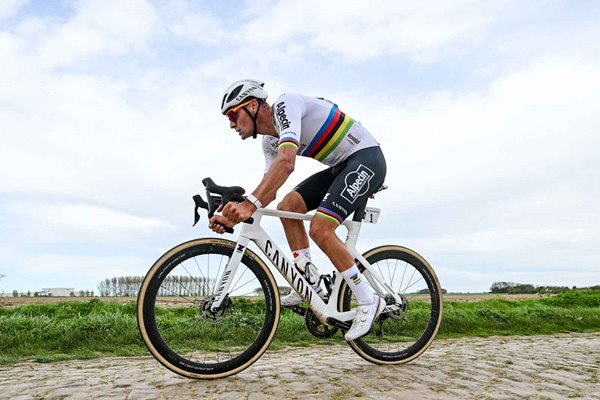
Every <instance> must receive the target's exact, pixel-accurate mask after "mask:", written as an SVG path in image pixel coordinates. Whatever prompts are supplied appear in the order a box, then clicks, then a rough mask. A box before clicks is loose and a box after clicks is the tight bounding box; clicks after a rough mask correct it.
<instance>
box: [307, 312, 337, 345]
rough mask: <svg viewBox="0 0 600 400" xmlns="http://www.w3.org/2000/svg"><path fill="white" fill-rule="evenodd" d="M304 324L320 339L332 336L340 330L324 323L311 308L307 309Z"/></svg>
mask: <svg viewBox="0 0 600 400" xmlns="http://www.w3.org/2000/svg"><path fill="white" fill-rule="evenodd" d="M304 326H305V327H306V329H307V330H308V331H309V332H310V334H311V335H313V336H314V337H316V338H319V339H329V338H332V337H333V336H334V335H335V334H336V333H337V331H338V330H339V329H338V328H335V327H331V326H326V325H323V324H322V323H321V321H319V318H317V316H316V315H315V313H313V312H312V310H311V309H308V310H306V315H305V316H304Z"/></svg>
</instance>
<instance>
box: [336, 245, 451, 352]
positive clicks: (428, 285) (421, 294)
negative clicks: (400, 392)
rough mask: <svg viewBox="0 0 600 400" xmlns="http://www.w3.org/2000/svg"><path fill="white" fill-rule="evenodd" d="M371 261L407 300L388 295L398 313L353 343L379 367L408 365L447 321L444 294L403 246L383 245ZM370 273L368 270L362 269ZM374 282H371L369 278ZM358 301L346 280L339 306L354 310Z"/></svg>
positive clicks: (426, 266) (425, 266)
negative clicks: (444, 314)
mask: <svg viewBox="0 0 600 400" xmlns="http://www.w3.org/2000/svg"><path fill="white" fill-rule="evenodd" d="M364 257H365V259H366V260H367V261H368V262H369V264H371V266H372V267H373V269H374V270H375V271H377V272H378V273H379V274H381V276H382V277H383V278H384V280H385V282H386V283H387V285H388V286H389V287H391V288H392V289H393V290H394V292H395V293H397V294H398V295H400V297H401V298H402V300H403V301H402V303H401V304H395V301H394V298H393V297H392V296H387V297H386V301H387V304H388V306H395V307H394V310H393V311H388V312H384V313H382V314H381V315H380V316H379V317H378V318H377V320H376V321H375V322H374V323H373V329H372V330H371V332H370V333H369V334H368V335H366V336H363V337H362V338H360V339H357V340H354V341H350V342H348V344H349V345H350V347H352V349H353V350H354V351H355V352H356V353H358V355H360V356H361V357H362V358H364V359H365V360H367V361H371V362H373V363H376V364H402V363H407V362H409V361H411V360H413V359H415V358H417V357H418V356H419V355H421V354H422V353H423V352H424V351H425V350H426V349H427V348H428V347H429V346H430V345H431V342H432V341H433V339H434V338H435V335H436V334H437V331H438V329H439V327H440V323H441V321H442V289H441V287H440V284H439V281H438V279H437V276H436V275H435V272H434V271H433V268H431V266H430V265H429V263H427V261H425V259H424V258H423V257H421V256H420V255H419V254H417V253H415V252H414V251H412V250H410V249H407V248H405V247H400V246H382V247H377V248H375V249H372V250H369V251H368V252H366V253H365V254H364ZM358 267H359V269H360V270H361V271H363V272H364V267H363V266H362V265H360V264H359V265H358ZM367 282H369V279H367ZM353 300H354V296H353V294H352V290H350V287H349V286H348V285H347V284H346V282H345V281H344V282H343V283H342V286H341V288H340V296H339V299H338V307H339V309H340V310H341V311H348V310H350V309H351V308H352V307H353V306H354V304H353Z"/></svg>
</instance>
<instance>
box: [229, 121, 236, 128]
mask: <svg viewBox="0 0 600 400" xmlns="http://www.w3.org/2000/svg"><path fill="white" fill-rule="evenodd" d="M229 128H231V129H234V128H235V122H233V121H231V120H229Z"/></svg>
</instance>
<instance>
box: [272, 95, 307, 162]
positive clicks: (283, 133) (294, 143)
mask: <svg viewBox="0 0 600 400" xmlns="http://www.w3.org/2000/svg"><path fill="white" fill-rule="evenodd" d="M305 112H306V104H305V102H304V100H303V99H302V96H299V95H295V94H283V95H281V96H280V97H279V99H277V101H276V102H275V104H274V105H273V120H274V122H275V130H276V131H277V132H278V133H279V147H282V146H290V147H294V148H295V149H296V150H298V148H299V147H300V132H301V122H302V116H303V115H304V113H305Z"/></svg>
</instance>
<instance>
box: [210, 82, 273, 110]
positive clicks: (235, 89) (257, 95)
mask: <svg viewBox="0 0 600 400" xmlns="http://www.w3.org/2000/svg"><path fill="white" fill-rule="evenodd" d="M264 85H265V83H264V82H261V81H257V80H254V79H242V80H239V81H237V82H235V83H234V84H232V85H231V86H229V87H228V88H227V90H225V93H223V100H222V101H221V112H222V113H223V115H225V114H227V111H229V109H231V108H232V107H235V106H237V105H240V104H242V103H245V102H247V101H249V100H252V99H262V100H265V99H266V98H267V91H266V90H265V89H264V88H263V86H264Z"/></svg>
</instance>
